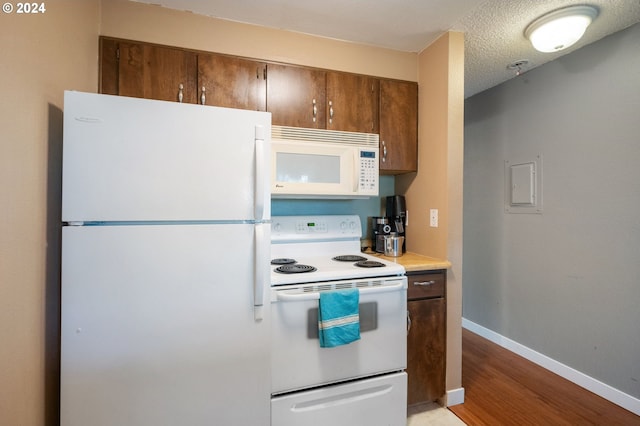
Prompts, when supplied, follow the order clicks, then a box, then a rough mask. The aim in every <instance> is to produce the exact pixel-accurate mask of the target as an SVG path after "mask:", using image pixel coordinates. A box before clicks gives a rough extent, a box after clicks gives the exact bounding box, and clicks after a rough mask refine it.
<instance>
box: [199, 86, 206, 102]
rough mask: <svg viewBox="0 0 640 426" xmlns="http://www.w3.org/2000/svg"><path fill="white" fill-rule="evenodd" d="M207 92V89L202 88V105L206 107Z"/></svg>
mask: <svg viewBox="0 0 640 426" xmlns="http://www.w3.org/2000/svg"><path fill="white" fill-rule="evenodd" d="M206 91H207V89H206V88H205V87H204V86H202V93H201V94H200V104H202V105H206V103H207V95H206Z"/></svg>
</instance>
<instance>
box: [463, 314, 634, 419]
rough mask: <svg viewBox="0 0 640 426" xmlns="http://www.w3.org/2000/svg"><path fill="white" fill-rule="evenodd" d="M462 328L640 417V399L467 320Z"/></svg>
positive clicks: (464, 320)
mask: <svg viewBox="0 0 640 426" xmlns="http://www.w3.org/2000/svg"><path fill="white" fill-rule="evenodd" d="M462 327H463V328H466V329H467V330H469V331H472V332H474V333H476V334H478V335H480V336H482V337H484V338H485V339H487V340H490V341H492V342H493V343H495V344H497V345H500V346H502V347H503V348H505V349H508V350H510V351H511V352H514V353H516V354H518V355H520V356H521V357H523V358H526V359H528V360H529V361H531V362H533V363H535V364H538V365H539V366H541V367H543V368H546V369H547V370H549V371H552V372H554V373H555V374H557V375H559V376H561V377H564V378H565V379H567V380H569V381H571V382H573V383H575V384H577V385H578V386H581V387H583V388H585V389H587V390H588V391H590V392H593V393H595V394H596V395H599V396H601V397H603V398H604V399H606V400H608V401H611V402H613V403H614V404H616V405H619V406H620V407H622V408H624V409H626V410H629V411H631V412H632V413H634V414H637V415H639V416H640V399H637V398H635V397H633V396H631V395H628V394H626V393H624V392H622V391H619V390H618V389H616V388H613V387H611V386H609V385H607V384H605V383H602V382H600V381H598V380H596V379H594V378H593V377H590V376H587V375H586V374H584V373H581V372H579V371H578V370H574V369H573V368H571V367H569V366H567V365H564V364H562V363H560V362H558V361H555V360H553V359H551V358H549V357H548V356H546V355H543V354H541V353H539V352H536V351H534V350H533V349H530V348H528V347H526V346H524V345H521V344H520V343H518V342H515V341H513V340H511V339H509V338H507V337H504V336H502V335H500V334H498V333H496V332H495V331H492V330H489V329H488V328H485V327H483V326H481V325H479V324H476V323H474V322H472V321H469V320H467V319H465V318H462Z"/></svg>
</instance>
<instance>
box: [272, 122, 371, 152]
mask: <svg viewBox="0 0 640 426" xmlns="http://www.w3.org/2000/svg"><path fill="white" fill-rule="evenodd" d="M271 139H272V140H276V139H277V140H287V141H296V142H316V143H317V142H327V143H338V144H344V145H356V146H362V147H375V148H377V147H378V142H379V141H380V136H379V135H377V134H375V133H359V132H343V131H338V130H325V129H307V128H303V127H288V126H271Z"/></svg>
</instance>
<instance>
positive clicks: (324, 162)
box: [276, 152, 340, 183]
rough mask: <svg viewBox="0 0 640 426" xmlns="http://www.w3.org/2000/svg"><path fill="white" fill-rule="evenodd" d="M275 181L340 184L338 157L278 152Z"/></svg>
mask: <svg viewBox="0 0 640 426" xmlns="http://www.w3.org/2000/svg"><path fill="white" fill-rule="evenodd" d="M276 181H277V182H291V183H340V156H338V155H317V154H292V153H288V152H278V153H276Z"/></svg>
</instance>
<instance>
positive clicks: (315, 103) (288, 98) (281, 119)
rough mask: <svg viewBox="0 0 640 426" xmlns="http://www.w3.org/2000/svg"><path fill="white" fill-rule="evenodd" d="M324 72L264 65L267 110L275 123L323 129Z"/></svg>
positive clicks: (324, 124) (324, 102)
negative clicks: (265, 67)
mask: <svg viewBox="0 0 640 426" xmlns="http://www.w3.org/2000/svg"><path fill="white" fill-rule="evenodd" d="M326 96H327V95H326V72H325V71H324V70H317V69H312V68H304V67H296V66H289V65H278V64H269V65H267V110H268V111H269V112H271V122H272V123H273V124H275V125H278V126H292V127H306V128H317V129H324V128H325V126H326V120H325V117H326V115H325V114H326V111H325V110H326V101H325V99H326Z"/></svg>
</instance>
